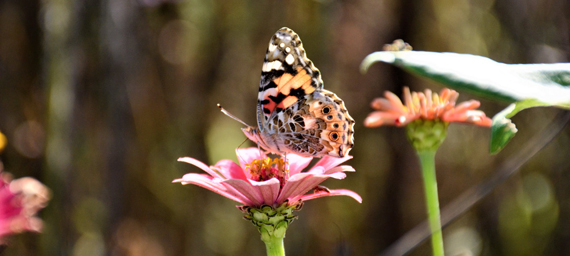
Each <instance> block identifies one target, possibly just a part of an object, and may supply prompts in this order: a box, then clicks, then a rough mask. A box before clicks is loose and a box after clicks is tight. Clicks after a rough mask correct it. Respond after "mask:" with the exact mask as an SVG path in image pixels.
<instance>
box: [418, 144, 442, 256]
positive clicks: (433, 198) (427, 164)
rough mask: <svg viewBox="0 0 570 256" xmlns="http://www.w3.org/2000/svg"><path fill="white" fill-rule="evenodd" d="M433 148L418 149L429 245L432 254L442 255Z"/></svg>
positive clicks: (435, 255)
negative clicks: (428, 230)
mask: <svg viewBox="0 0 570 256" xmlns="http://www.w3.org/2000/svg"><path fill="white" fill-rule="evenodd" d="M435 153H436V151H435V150H421V151H418V156H419V157H420V162H421V165H422V175H423V178H424V189H425V194H426V203H427V214H428V220H429V227H430V230H431V246H432V249H433V255H434V256H443V236H442V234H441V219H440V213H439V199H438V195H437V179H436V176H435Z"/></svg>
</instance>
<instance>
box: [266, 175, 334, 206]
mask: <svg viewBox="0 0 570 256" xmlns="http://www.w3.org/2000/svg"><path fill="white" fill-rule="evenodd" d="M327 178H328V177H327V176H323V175H314V174H310V173H299V174H296V175H293V176H291V178H289V179H288V180H287V182H285V186H283V189H281V194H280V195H279V198H277V203H281V202H283V201H285V200H286V199H287V198H292V197H296V196H301V195H303V194H305V193H307V192H308V191H309V190H311V189H313V188H315V187H316V186H317V185H319V184H320V183H321V182H323V181H325V180H326V179H327Z"/></svg>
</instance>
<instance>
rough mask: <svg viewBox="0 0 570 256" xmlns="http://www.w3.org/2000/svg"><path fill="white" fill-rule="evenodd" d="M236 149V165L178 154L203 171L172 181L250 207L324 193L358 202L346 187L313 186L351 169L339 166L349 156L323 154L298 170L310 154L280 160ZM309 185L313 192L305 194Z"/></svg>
mask: <svg viewBox="0 0 570 256" xmlns="http://www.w3.org/2000/svg"><path fill="white" fill-rule="evenodd" d="M236 153H237V157H238V159H239V162H240V163H239V165H238V164H236V163H234V162H233V161H231V160H221V161H219V162H218V163H216V164H215V165H214V166H207V165H206V164H204V163H202V162H200V161H198V160H196V159H194V158H190V157H182V158H180V159H178V161H180V162H185V163H189V164H192V165H195V166H196V167H198V168H200V169H202V170H204V171H205V172H206V173H207V174H198V173H188V174H186V175H184V176H183V177H182V178H181V179H176V180H174V181H173V182H180V183H182V184H183V185H186V184H194V185H198V186H201V187H204V188H206V189H209V190H211V191H213V192H216V193H218V194H220V195H222V196H225V197H227V198H229V199H232V200H234V201H236V202H238V203H242V204H244V205H246V206H250V207H260V206H263V205H269V206H271V207H276V206H279V205H281V204H283V203H284V202H285V201H288V202H289V204H301V203H302V202H303V201H307V200H311V199H315V198H319V197H325V196H349V197H352V198H354V199H355V200H356V201H358V202H362V198H361V197H360V196H359V195H358V194H357V193H355V192H353V191H350V190H346V189H332V190H328V189H315V188H316V187H317V186H318V185H319V184H320V183H321V182H323V181H325V180H326V179H328V178H334V179H344V178H345V177H346V174H345V173H344V172H354V168H352V167H351V166H348V165H340V166H339V164H341V163H343V162H345V161H347V160H349V159H351V158H352V156H346V157H343V158H335V157H329V156H324V157H323V158H322V159H321V160H320V161H318V162H317V163H316V164H315V166H313V167H312V168H311V169H310V170H308V171H307V172H301V171H302V170H303V169H304V168H305V167H307V166H308V165H309V163H310V162H311V160H312V157H303V156H299V155H295V154H287V157H286V161H285V162H284V161H283V160H282V159H270V158H267V157H266V156H265V154H263V153H261V152H260V150H259V149H257V148H247V149H237V150H236ZM285 163H287V164H285ZM286 167H288V169H286ZM313 189H315V192H314V193H311V194H306V193H307V192H309V191H311V190H313Z"/></svg>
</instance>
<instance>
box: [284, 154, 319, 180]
mask: <svg viewBox="0 0 570 256" xmlns="http://www.w3.org/2000/svg"><path fill="white" fill-rule="evenodd" d="M311 160H313V158H312V157H305V156H300V155H297V154H291V153H289V154H287V162H288V163H289V175H295V174H297V173H300V172H301V171H303V169H305V167H307V166H308V165H309V163H311Z"/></svg>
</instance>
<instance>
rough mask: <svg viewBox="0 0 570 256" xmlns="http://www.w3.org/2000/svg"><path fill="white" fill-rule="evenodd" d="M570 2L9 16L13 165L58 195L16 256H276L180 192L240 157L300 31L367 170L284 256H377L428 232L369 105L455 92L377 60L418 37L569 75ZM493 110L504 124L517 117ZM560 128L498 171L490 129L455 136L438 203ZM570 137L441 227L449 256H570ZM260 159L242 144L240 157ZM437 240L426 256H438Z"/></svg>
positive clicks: (212, 203) (156, 3) (112, 1)
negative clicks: (261, 97)
mask: <svg viewBox="0 0 570 256" xmlns="http://www.w3.org/2000/svg"><path fill="white" fill-rule="evenodd" d="M568 10H570V2H569V1H565V0H545V1H535V0H483V1H469V0H453V1H452V0H430V1H412V0H383V1H378V0H356V1H335V0H321V1H307V0H292V1H251V0H249V1H199V0H179V1H175V0H171V1H169V0H102V1H101V0H82V1H72V0H42V1H39V0H1V1H0V131H2V133H4V134H5V135H6V137H7V138H8V143H9V144H8V147H7V148H6V149H5V151H4V153H3V154H2V155H1V156H0V158H1V159H2V161H3V163H4V165H5V169H6V171H8V172H11V173H12V174H13V175H14V176H15V177H16V178H18V177H23V176H32V177H35V178H37V179H39V180H40V181H42V182H43V183H45V184H46V185H47V186H48V187H50V188H51V190H52V193H53V198H52V200H51V201H50V203H49V205H48V207H47V208H45V209H44V210H43V211H42V212H41V217H42V219H43V220H44V222H45V227H44V232H43V233H42V234H31V233H26V234H20V235H16V236H12V237H11V238H10V240H9V241H10V245H9V247H8V248H7V249H6V250H5V252H4V255H113V256H114V255H157V256H162V255H265V248H264V245H263V243H262V242H261V240H260V235H259V233H258V231H257V230H256V228H254V226H253V225H251V223H249V222H247V221H245V220H243V219H242V214H241V212H240V211H238V210H237V209H236V208H235V205H236V203H234V202H233V201H231V200H229V199H226V198H224V197H222V196H219V195H217V194H214V193H212V192H209V191H207V190H205V189H203V188H200V187H197V186H190V185H189V186H181V185H180V184H171V181H172V180H173V179H175V178H180V177H182V175H183V174H185V173H187V172H201V170H199V169H198V168H195V167H193V166H190V165H187V164H183V163H178V162H176V159H177V158H178V157H181V156H192V157H194V158H197V159H199V160H202V161H204V162H206V163H210V164H213V163H215V162H217V161H218V160H220V159H226V158H229V159H234V160H235V159H236V157H235V153H234V149H235V148H237V147H238V146H240V145H241V143H242V142H243V141H244V139H245V136H244V135H243V134H242V132H241V131H240V128H241V127H242V125H241V124H239V123H238V122H235V121H233V120H231V119H230V118H228V117H226V116H224V115H223V114H221V113H220V112H219V110H218V108H217V107H216V103H221V104H222V105H224V107H225V108H226V109H227V110H228V111H230V112H232V113H233V114H234V115H236V116H238V117H240V118H241V119H243V120H244V121H246V122H247V123H249V124H255V104H256V97H257V90H258V84H259V78H260V72H261V66H262V61H263V58H264V54H265V51H266V48H267V44H268V42H269V39H270V38H271V36H272V35H273V33H274V32H275V31H277V30H278V29H279V28H281V27H283V26H287V27H290V28H292V29H293V30H295V31H296V32H297V33H298V34H299V35H300V37H301V39H302V40H303V43H304V46H305V49H306V50H307V53H308V57H309V58H310V59H311V60H313V62H314V63H315V65H316V66H317V67H318V68H319V69H320V70H321V72H322V75H323V80H324V84H325V88H327V89H329V90H331V91H333V92H335V93H336V94H337V95H338V96H339V97H341V98H342V99H343V100H344V101H345V104H346V106H347V109H348V110H349V112H350V114H351V115H352V116H353V117H354V119H355V120H356V125H355V131H356V134H355V147H354V149H353V150H352V151H351V154H352V155H354V159H353V160H351V161H350V162H348V164H350V165H352V166H353V167H355V168H356V170H357V172H356V173H351V174H349V175H348V177H347V178H346V179H345V180H342V181H338V180H329V181H326V182H325V183H324V184H323V185H325V186H327V187H329V188H347V189H351V190H354V191H356V192H357V193H359V194H360V195H361V196H362V197H363V203H362V204H358V203H356V202H355V201H354V200H352V199H350V198H348V197H346V198H345V197H334V198H333V197H330V198H324V199H319V200H314V201H310V202H308V203H306V204H305V206H304V208H303V210H302V211H300V212H298V215H299V219H298V220H296V221H294V222H293V223H292V224H291V226H290V228H289V230H288V232H287V237H286V239H285V247H286V251H287V253H288V255H379V254H380V253H382V252H383V250H384V249H386V248H387V247H388V246H389V245H390V244H392V243H393V242H395V241H396V240H397V239H398V238H399V237H401V236H402V235H403V234H405V233H406V231H408V230H410V229H411V228H413V227H414V226H416V225H417V224H418V223H420V222H422V221H423V220H424V219H425V217H426V213H425V204H424V195H423V188H422V181H421V175H420V172H419V169H418V160H417V159H416V157H415V153H414V151H413V150H412V149H411V147H410V146H409V145H408V143H407V141H406V139H405V134H404V130H403V129H400V128H394V127H381V128H376V129H368V128H364V126H363V124H362V121H363V120H364V118H365V117H366V115H367V114H368V113H369V112H371V109H370V107H369V102H371V101H372V99H374V98H375V97H380V96H382V95H383V92H384V91H385V90H391V91H393V92H395V93H396V94H397V95H401V92H402V86H405V85H407V86H410V87H411V88H412V90H423V89H425V88H431V89H432V90H434V91H439V90H441V88H442V87H441V86H440V85H439V84H436V83H433V82H430V81H428V80H425V79H420V78H417V77H414V76H411V75H409V74H407V73H405V72H402V71H401V70H399V69H397V68H394V67H392V66H389V65H387V64H375V65H374V66H372V67H371V68H370V70H369V71H368V73H367V74H361V73H360V72H359V65H360V62H361V61H362V59H363V58H364V57H365V56H366V55H367V54H369V53H371V52H374V51H378V50H381V49H382V46H383V45H384V44H386V43H391V42H392V41H393V40H394V39H398V38H402V39H404V40H405V41H406V42H409V43H410V44H411V45H412V46H413V47H414V49H416V50H426V51H452V52H460V53H471V54H478V55H483V56H488V57H490V58H492V59H494V60H497V61H501V62H506V63H543V62H544V63H549V62H568V59H569V57H570V12H569V11H568ZM471 98H475V99H478V100H480V101H481V102H482V107H481V109H483V110H484V111H485V112H486V113H487V115H488V116H493V115H494V114H495V113H496V112H498V111H500V110H501V109H502V108H504V107H506V106H507V105H508V103H507V102H494V101H491V100H488V99H482V98H478V97H476V96H474V95H469V94H467V93H461V95H460V101H464V100H468V99H471ZM559 112H561V110H557V109H553V108H536V109H530V110H525V111H523V112H522V113H520V114H518V115H517V116H515V117H514V119H513V121H514V122H515V123H516V124H517V127H518V129H519V133H518V134H517V136H516V137H515V138H514V139H513V141H512V142H511V143H510V144H509V145H508V146H507V147H506V149H505V150H503V152H501V153H500V154H498V155H496V156H490V155H489V154H488V141H489V130H488V129H486V128H480V127H474V126H463V125H457V124H454V125H451V126H450V128H449V132H448V137H447V140H446V141H445V143H444V144H443V145H442V147H441V148H440V150H439V152H438V155H437V159H436V161H437V175H438V182H439V190H440V204H441V206H442V207H444V206H445V205H446V204H448V203H449V202H451V201H452V200H453V199H454V198H456V197H457V196H458V195H460V194H461V193H462V192H464V191H465V190H467V189H468V188H471V187H473V186H475V185H477V184H479V183H481V182H483V181H485V180H486V179H488V178H490V177H493V175H494V174H495V173H496V168H497V166H499V165H500V164H501V163H503V162H504V161H506V160H507V159H509V158H510V157H512V156H513V154H516V153H517V152H518V150H519V149H520V148H521V147H523V146H524V145H525V143H526V142H528V140H529V139H530V138H531V137H533V136H534V135H536V134H537V133H539V132H540V131H541V130H542V129H543V128H545V127H546V126H548V124H549V123H550V122H551V121H552V120H553V119H554V118H555V116H556V115H557V114H558V113H559ZM569 136H570V128H565V130H563V132H561V133H560V134H559V135H558V136H557V137H555V139H554V141H553V142H552V143H550V144H549V145H548V146H547V147H546V148H544V149H543V150H542V151H541V152H539V153H538V154H537V155H535V156H534V157H533V158H531V160H530V161H529V162H527V163H526V164H525V165H524V166H523V168H522V169H521V170H520V172H518V173H517V174H516V175H514V176H513V177H511V178H510V179H508V180H507V182H505V183H503V184H501V185H500V186H498V187H497V189H496V190H495V191H494V192H493V193H491V194H490V195H489V196H487V197H485V198H484V199H483V200H481V201H480V202H479V203H477V204H476V206H475V207H474V208H472V209H470V210H469V211H467V212H466V213H464V214H463V215H461V217H460V218H458V219H457V220H455V221H454V222H453V223H451V225H449V226H448V227H446V228H445V229H444V239H445V245H446V251H447V255H570V244H569V243H568V241H570V186H569V184H570V172H569V169H570V161H569V158H568V156H569V155H570V152H569V150H570V148H569V147H568V145H570V138H569ZM248 146H252V144H251V143H250V142H246V143H245V144H243V145H242V146H241V147H248ZM430 254H431V249H430V244H429V242H427V243H426V242H424V243H423V244H421V245H420V246H419V247H418V248H416V249H415V250H413V251H412V252H411V253H410V255H430Z"/></svg>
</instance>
